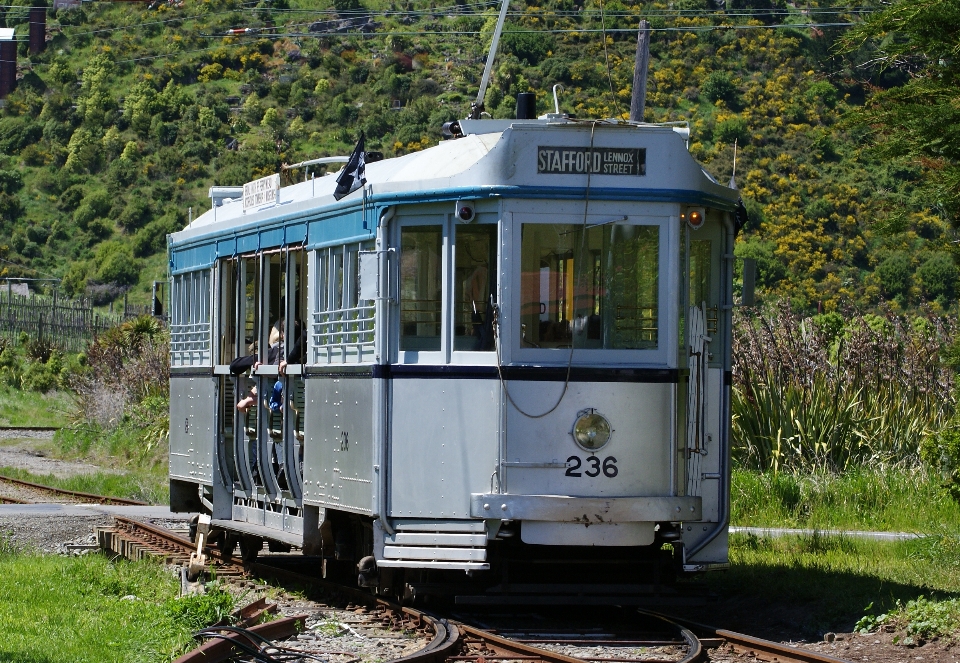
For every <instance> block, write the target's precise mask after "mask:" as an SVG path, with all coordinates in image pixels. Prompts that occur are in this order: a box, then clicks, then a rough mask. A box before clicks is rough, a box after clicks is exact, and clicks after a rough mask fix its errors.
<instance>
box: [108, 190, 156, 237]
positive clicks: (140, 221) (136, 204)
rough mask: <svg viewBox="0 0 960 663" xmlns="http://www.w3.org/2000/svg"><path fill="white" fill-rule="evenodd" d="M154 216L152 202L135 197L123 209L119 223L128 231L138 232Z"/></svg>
mask: <svg viewBox="0 0 960 663" xmlns="http://www.w3.org/2000/svg"><path fill="white" fill-rule="evenodd" d="M152 216H153V209H152V208H151V206H150V201H149V200H147V199H146V198H145V197H142V196H135V197H134V198H133V199H132V200H131V201H130V202H129V203H127V205H126V207H124V208H123V211H122V212H121V213H120V217H119V218H118V219H117V222H118V223H119V224H120V225H121V226H122V227H123V228H125V229H126V230H128V231H130V230H137V229H138V228H142V227H143V226H145V225H146V224H147V223H149V222H150V219H151V217H152Z"/></svg>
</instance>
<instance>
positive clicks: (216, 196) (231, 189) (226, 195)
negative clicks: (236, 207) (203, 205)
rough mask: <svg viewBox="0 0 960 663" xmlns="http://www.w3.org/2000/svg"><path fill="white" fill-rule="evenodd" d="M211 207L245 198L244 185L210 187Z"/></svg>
mask: <svg viewBox="0 0 960 663" xmlns="http://www.w3.org/2000/svg"><path fill="white" fill-rule="evenodd" d="M209 196H210V202H211V203H212V204H211V208H213V207H221V206H223V205H225V204H226V203H230V202H233V201H234V200H241V199H242V198H243V187H242V186H212V187H210V193H209Z"/></svg>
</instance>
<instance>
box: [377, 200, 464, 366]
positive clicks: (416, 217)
mask: <svg viewBox="0 0 960 663" xmlns="http://www.w3.org/2000/svg"><path fill="white" fill-rule="evenodd" d="M394 227H395V231H394V237H393V242H392V245H393V246H396V247H397V249H398V253H399V255H398V258H397V260H396V261H395V264H396V268H395V272H394V274H395V282H396V284H397V302H396V305H395V306H394V310H395V312H396V314H395V315H393V316H392V318H393V324H392V334H391V337H392V338H393V339H394V342H392V343H391V346H392V347H393V348H394V352H395V353H396V354H395V356H396V361H397V363H400V364H445V363H448V362H449V358H450V339H449V336H450V322H451V321H450V315H451V306H450V303H449V301H448V300H449V299H450V291H451V286H450V278H451V277H450V273H451V269H450V267H451V264H450V263H451V258H450V243H451V240H450V217H449V215H448V214H437V213H433V214H431V213H409V214H407V215H404V216H402V217H399V221H398V223H396V225H395V226H394ZM415 227H416V228H419V227H424V228H426V227H436V228H437V230H438V231H439V232H440V247H439V257H440V261H439V282H440V283H439V285H440V288H439V302H440V311H439V325H440V329H439V332H438V335H439V339H438V340H439V344H438V346H437V347H430V348H410V347H404V334H403V324H404V323H403V320H402V317H403V315H402V310H403V309H402V307H403V302H404V296H403V270H404V250H403V235H404V229H409V228H415ZM418 301H425V300H418Z"/></svg>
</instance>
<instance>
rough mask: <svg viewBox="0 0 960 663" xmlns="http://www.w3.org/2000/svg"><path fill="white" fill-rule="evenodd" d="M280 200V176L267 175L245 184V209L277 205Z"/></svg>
mask: <svg viewBox="0 0 960 663" xmlns="http://www.w3.org/2000/svg"><path fill="white" fill-rule="evenodd" d="M279 201H280V176H279V175H267V176H266V177H261V178H260V179H258V180H254V181H252V182H247V183H246V184H244V185H243V211H244V212H246V211H247V210H248V209H255V208H257V207H263V206H264V205H276V204H277V203H278V202H279Z"/></svg>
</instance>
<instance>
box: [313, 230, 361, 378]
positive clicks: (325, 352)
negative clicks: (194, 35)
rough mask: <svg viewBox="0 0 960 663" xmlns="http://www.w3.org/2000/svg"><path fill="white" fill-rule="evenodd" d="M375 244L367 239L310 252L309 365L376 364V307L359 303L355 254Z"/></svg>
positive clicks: (357, 263) (357, 264)
mask: <svg viewBox="0 0 960 663" xmlns="http://www.w3.org/2000/svg"><path fill="white" fill-rule="evenodd" d="M373 246H374V243H373V241H372V240H366V241H363V242H350V243H348V244H335V245H332V246H325V247H320V248H317V249H314V250H312V251H311V252H310V257H309V265H310V267H311V269H310V272H311V274H310V276H309V279H310V280H309V283H310V288H311V290H310V295H309V315H308V317H309V320H308V325H309V329H308V330H307V338H308V342H307V360H308V363H309V364H311V365H329V364H368V363H374V362H375V360H376V355H377V352H376V325H377V320H376V311H375V306H374V305H373V304H371V303H370V302H366V301H359V299H358V296H359V292H358V288H357V283H358V280H359V278H360V274H359V268H360V261H359V259H358V256H359V254H360V252H361V251H370V250H372V249H373ZM331 334H333V335H334V336H333V338H331V336H330V335H331ZM334 341H335V342H334Z"/></svg>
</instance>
